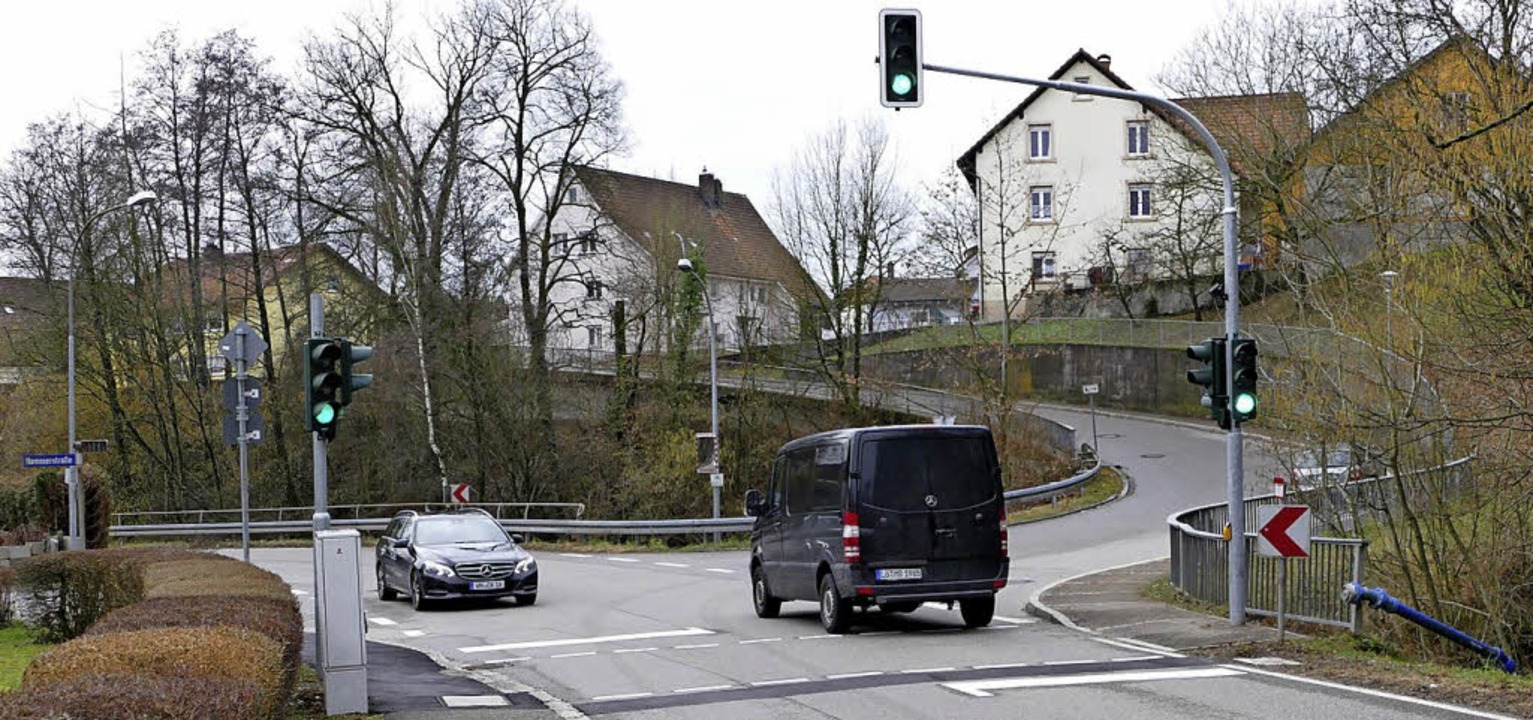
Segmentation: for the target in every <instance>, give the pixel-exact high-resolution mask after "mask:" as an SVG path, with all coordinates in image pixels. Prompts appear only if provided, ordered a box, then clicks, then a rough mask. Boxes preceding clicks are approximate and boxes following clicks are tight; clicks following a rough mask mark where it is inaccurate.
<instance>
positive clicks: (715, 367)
mask: <svg viewBox="0 0 1533 720" xmlns="http://www.w3.org/2000/svg"><path fill="white" fill-rule="evenodd" d="M672 234H673V235H675V236H676V244H677V245H679V246H680V247H681V259H679V260H677V261H676V269H677V270H679V271H681V272H684V273H692V276H693V277H695V278H697V282H698V284H699V285H701V286H702V288H703V301H704V302H705V303H707V305H708V392H709V402H708V411H709V417H710V418H711V424H712V427H713V456H714V457H715V458H718V457H719V456H720V455H721V453H720V452H719V448H721V447H722V445H720V444H719V349H718V340H717V338H718V334H719V326H718V323H716V322H715V321H714V318H713V296H712V295H711V294H709V293H708V282H707V281H706V280H704V279H703V276H702V275H699V274H698V272H697V268H695V267H693V266H692V260H691V259H689V258H688V257H687V243H686V242H685V241H684V240H682V239H681V233H679V232H673V233H672ZM714 471H715V472H717V471H718V468H717V467H715V468H714ZM709 484H713V483H712V478H709ZM721 490H722V488H720V487H719V486H718V485H713V518H714V519H715V520H717V519H718V517H719V502H720V500H719V494H720V491H721ZM719 539H720V538H719V533H717V532H715V533H714V534H713V541H714V542H718V541H719Z"/></svg>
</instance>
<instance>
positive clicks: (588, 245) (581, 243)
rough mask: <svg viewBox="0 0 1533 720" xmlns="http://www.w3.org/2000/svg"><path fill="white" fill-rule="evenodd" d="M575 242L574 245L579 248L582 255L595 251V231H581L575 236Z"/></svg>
mask: <svg viewBox="0 0 1533 720" xmlns="http://www.w3.org/2000/svg"><path fill="white" fill-rule="evenodd" d="M575 243H576V247H577V248H579V250H580V254H582V255H590V254H592V253H595V252H596V233H595V232H591V231H587V232H583V233H581V234H580V235H579V236H578V237H576V238H575Z"/></svg>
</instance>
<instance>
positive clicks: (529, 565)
mask: <svg viewBox="0 0 1533 720" xmlns="http://www.w3.org/2000/svg"><path fill="white" fill-rule="evenodd" d="M537 567H538V561H536V560H533V559H532V558H527V559H526V560H523V561H521V562H519V563H517V564H516V574H517V575H520V574H522V573H524V572H527V571H529V570H535V569H537Z"/></svg>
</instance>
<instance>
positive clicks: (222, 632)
mask: <svg viewBox="0 0 1533 720" xmlns="http://www.w3.org/2000/svg"><path fill="white" fill-rule="evenodd" d="M282 654H283V650H282V645H281V644H279V643H278V642H277V641H275V640H272V639H271V638H269V637H266V636H264V635H261V634H260V633H256V632H252V631H250V630H244V629H241V628H234V627H213V628H157V629H153V630H134V631H131V632H121V633H113V634H110V635H90V636H86V637H81V638H76V639H74V640H72V641H70V642H67V643H65V644H63V645H59V646H58V647H55V648H53V649H51V650H48V651H47V652H44V653H43V654H41V655H38V656H37V657H36V658H34V659H33V660H32V664H31V665H29V666H27V670H26V673H25V674H24V675H22V678H21V688H22V690H24V691H31V690H37V689H41V688H47V687H49V686H52V685H56V684H58V683H60V682H65V683H71V684H72V683H73V682H75V681H77V680H78V679H79V678H80V677H82V676H85V675H114V676H119V677H126V678H130V679H131V680H132V682H134V683H136V682H139V681H140V679H141V678H147V679H154V678H165V677H179V678H186V679H194V680H203V679H207V680H215V681H217V680H231V681H244V682H250V683H253V684H254V685H255V687H256V689H257V694H256V696H255V697H254V698H253V700H252V703H251V704H250V705H247V706H246V708H245V710H246V711H247V712H249V711H253V712H249V716H250V717H257V718H275V717H278V714H279V713H280V712H281V711H282V710H283V708H284V707H286V705H287V697H288V693H287V688H286V687H285V677H286V673H284V672H283V668H282V662H283V660H282ZM196 694H197V695H203V694H205V691H204V690H201V689H199V690H197V691H196Z"/></svg>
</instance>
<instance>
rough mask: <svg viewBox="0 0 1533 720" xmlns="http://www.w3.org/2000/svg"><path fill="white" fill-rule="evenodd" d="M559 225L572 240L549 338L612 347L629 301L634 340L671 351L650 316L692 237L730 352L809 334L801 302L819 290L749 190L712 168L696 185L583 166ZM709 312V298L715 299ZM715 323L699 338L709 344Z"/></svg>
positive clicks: (571, 345) (555, 230) (723, 346)
mask: <svg viewBox="0 0 1533 720" xmlns="http://www.w3.org/2000/svg"><path fill="white" fill-rule="evenodd" d="M573 175H574V179H573V182H572V183H571V186H570V188H569V190H568V192H567V194H566V196H565V201H566V202H565V203H564V204H563V206H562V209H561V210H560V211H559V213H558V214H557V215H556V216H555V217H554V218H553V220H552V223H551V226H550V231H551V233H552V234H553V237H554V239H555V240H556V241H560V242H562V243H563V244H564V246H566V247H567V248H568V250H567V251H566V252H565V253H563V254H562V257H561V260H562V264H561V265H560V268H561V269H560V272H561V273H563V274H565V275H568V276H569V277H570V278H571V281H570V282H562V283H559V284H557V285H555V286H554V291H553V293H552V298H553V300H554V306H555V308H556V314H557V316H558V317H557V320H556V321H555V323H554V327H553V332H552V334H551V336H550V338H549V346H550V347H551V348H555V349H562V350H577V351H585V350H590V351H598V352H601V351H611V350H613V349H614V347H615V343H614V338H613V327H614V325H613V324H614V309H615V306H616V304H617V302H618V301H620V300H621V301H624V304H625V308H624V313H625V320H626V322H627V325H628V337H627V339H628V348H629V351H630V352H632V351H634V350H635V349H636V348H637V345H638V343H640V342H643V343H644V345H645V349H646V350H653V349H656V348H658V347H661V345H662V343H663V334H664V333H663V332H662V331H661V329H660V328H658V327H656V326H655V325H653V324H650V323H648V318H649V317H651V316H653V315H655V313H652V312H651V310H653V309H654V307H655V304H656V303H657V302H663V301H662V300H661V299H660V297H661V295H660V288H662V287H665V286H667V285H669V284H670V283H671V282H673V281H674V280H675V278H676V277H677V275H676V273H677V272H678V271H677V270H676V261H677V259H678V258H679V257H680V256H681V253H682V248H683V245H684V246H685V249H686V254H687V256H688V257H690V258H693V259H696V260H699V261H700V262H698V265H700V266H701V269H702V270H703V273H704V275H705V276H706V278H707V287H708V293H709V296H710V297H711V299H712V303H713V314H714V318H715V321H716V322H717V325H718V331H719V334H718V340H719V347H720V350H721V351H729V350H739V349H742V348H744V347H747V346H757V345H765V344H771V343H777V342H786V341H792V340H796V339H798V338H799V334H800V326H799V309H800V308H801V307H806V306H810V305H812V300H813V298H814V295H813V293H817V292H819V290H818V288H817V287H816V286H815V284H814V282H813V280H812V279H810V277H809V274H808V273H806V272H805V271H804V269H803V267H802V266H800V265H799V263H798V261H797V260H796V259H795V258H794V257H793V255H792V254H791V253H789V252H788V250H787V248H785V247H783V245H782V244H781V243H780V242H779V241H778V240H777V237H776V235H774V234H773V233H772V230H771V229H770V228H769V227H768V226H767V224H766V221H765V220H763V219H762V217H761V215H760V213H758V212H757V211H756V208H755V206H754V205H752V204H751V201H750V199H749V198H747V197H746V196H744V195H742V194H739V193H729V192H724V189H723V184H722V183H721V182H720V181H719V179H718V178H716V177H714V176H713V175H712V174H710V173H708V172H706V171H704V172H703V173H702V174H701V175H699V177H698V182H697V184H696V185H691V184H685V183H677V182H670V181H666V180H658V179H655V178H648V177H642V176H639V175H630V174H627V173H621V172H615V171H612V170H604V169H599V168H594V167H586V166H579V167H575V168H573ZM703 309H704V311H705V312H706V305H704V308H703ZM704 318H705V319H704V325H703V328H704V329H700V331H699V333H698V336H697V338H696V340H695V342H697V343H698V344H706V342H707V335H706V334H704V333H705V332H706V330H705V328H706V315H704Z"/></svg>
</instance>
